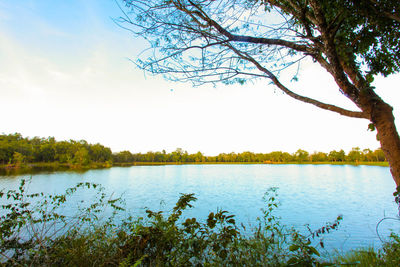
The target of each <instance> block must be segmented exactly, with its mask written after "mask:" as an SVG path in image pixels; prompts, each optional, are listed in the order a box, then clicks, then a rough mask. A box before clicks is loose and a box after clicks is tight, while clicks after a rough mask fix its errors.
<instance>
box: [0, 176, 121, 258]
mask: <svg viewBox="0 0 400 267" xmlns="http://www.w3.org/2000/svg"><path fill="white" fill-rule="evenodd" d="M28 184H29V183H28ZM27 189H28V188H27V184H26V181H25V180H21V184H20V186H19V188H18V189H17V190H8V191H7V192H3V191H0V201H1V202H0V203H1V212H0V215H1V216H0V263H4V264H6V265H51V264H50V263H51V262H54V263H56V262H57V260H58V261H59V259H55V257H59V256H61V255H60V253H61V254H64V255H63V260H66V259H67V257H68V256H71V257H75V259H74V260H75V261H77V260H78V259H79V261H78V262H77V263H80V262H81V261H82V260H83V259H84V258H80V257H79V258H78V255H77V254H76V255H70V252H71V251H69V250H67V249H71V248H72V247H73V248H75V249H77V250H79V249H81V248H85V249H86V251H85V250H83V251H79V253H89V252H90V251H91V250H92V249H94V250H95V252H97V253H99V255H98V256H103V255H102V254H100V252H101V253H103V252H102V251H100V250H98V248H96V246H94V245H95V244H96V243H97V242H106V241H107V240H105V239H100V237H101V236H102V235H104V234H108V231H110V230H111V229H112V227H115V224H114V221H113V220H114V218H115V216H116V214H117V212H118V211H121V210H123V208H122V207H121V204H122V201H121V199H119V198H116V199H111V198H108V197H107V195H106V194H105V193H104V188H103V187H101V186H99V185H98V184H92V183H78V184H77V185H76V186H74V187H71V188H68V189H67V190H66V191H65V193H64V194H54V195H53V194H44V193H28V192H27ZM84 189H86V190H92V192H93V193H92V192H89V191H84V192H80V191H82V190H84ZM78 193H81V194H82V193H84V194H90V193H92V194H93V195H94V200H93V202H90V199H88V198H87V197H86V201H85V200H82V201H80V202H79V203H80V206H79V207H78V210H79V213H77V214H72V216H71V215H67V214H63V210H64V208H65V207H66V206H67V205H69V203H68V201H69V200H70V199H71V198H76V197H77V196H76V195H77V194H78ZM81 197H82V198H83V199H85V198H84V197H83V196H82V195H81ZM105 212H108V214H110V215H109V217H108V218H107V217H105V218H103V217H102V216H104V215H105ZM89 237H90V238H91V239H93V240H91V239H90V238H89ZM97 238H99V239H98V240H97ZM85 245H86V247H85ZM68 246H71V247H69V248H68ZM60 249H61V250H63V251H60Z"/></svg>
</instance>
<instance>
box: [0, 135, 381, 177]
mask: <svg viewBox="0 0 400 267" xmlns="http://www.w3.org/2000/svg"><path fill="white" fill-rule="evenodd" d="M218 163H229V164H235V163H239V164H246V163H268V164H286V163H290V164H355V165H358V164H366V165H378V166H388V163H387V162H386V161H385V156H384V154H383V151H382V150H381V149H377V150H375V151H372V150H370V149H364V150H361V149H360V148H358V147H356V148H353V149H352V150H351V151H350V152H349V153H348V154H346V153H345V152H344V151H343V150H340V151H336V150H334V151H331V152H329V153H324V152H314V153H311V154H310V153H309V152H307V151H305V150H302V149H299V150H297V151H296V152H295V153H292V154H290V153H287V152H282V151H274V152H270V153H253V152H249V151H246V152H242V153H233V152H232V153H221V154H219V155H217V156H205V155H203V154H202V153H201V152H197V153H194V154H189V153H188V152H187V151H184V150H183V149H181V148H178V149H176V150H175V151H173V152H171V153H167V152H166V151H165V150H163V151H161V152H152V151H150V152H147V153H131V152H130V151H122V152H117V153H112V151H111V149H110V148H108V147H105V146H103V145H101V144H94V145H93V144H89V143H88V142H87V141H85V140H81V141H74V140H70V141H56V140H55V139H54V137H48V138H39V137H34V138H27V137H25V138H24V137H22V136H21V134H18V133H15V134H9V135H5V134H3V135H0V167H2V168H3V170H4V169H20V168H22V169H28V170H29V169H30V170H31V171H32V172H34V169H35V168H36V169H40V168H42V169H46V170H65V169H70V168H74V169H78V170H79V169H93V168H104V167H111V166H131V165H163V164H218ZM28 173H29V171H28Z"/></svg>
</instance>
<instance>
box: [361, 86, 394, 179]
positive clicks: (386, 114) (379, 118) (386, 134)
mask: <svg viewBox="0 0 400 267" xmlns="http://www.w3.org/2000/svg"><path fill="white" fill-rule="evenodd" d="M373 94H374V93H373ZM371 100H372V101H371ZM369 103H370V105H369V108H368V111H369V114H370V120H371V122H372V123H373V124H374V126H375V128H376V130H377V131H378V135H377V137H378V139H379V141H380V143H381V148H382V150H383V153H384V154H385V157H386V160H387V161H388V162H389V166H390V171H391V173H392V176H393V179H394V181H395V182H396V186H400V137H399V134H398V132H397V130H396V125H395V123H394V116H393V108H392V107H391V106H390V105H388V104H387V103H385V102H384V101H383V100H382V99H380V98H379V97H378V96H377V95H375V94H374V96H373V97H372V99H371V98H370V101H369ZM371 105H372V106H371Z"/></svg>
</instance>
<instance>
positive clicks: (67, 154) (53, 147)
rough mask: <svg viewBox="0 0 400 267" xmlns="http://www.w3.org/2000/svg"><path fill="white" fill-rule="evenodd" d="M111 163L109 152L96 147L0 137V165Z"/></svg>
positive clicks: (71, 142) (44, 140) (83, 141)
mask: <svg viewBox="0 0 400 267" xmlns="http://www.w3.org/2000/svg"><path fill="white" fill-rule="evenodd" d="M111 160H112V152H111V149H110V148H108V147H105V146H103V145H100V144H94V145H93V144H88V143H87V142H86V141H85V140H81V141H74V140H70V141H60V142H57V141H56V140H55V139H54V137H48V138H39V137H33V138H28V137H25V138H24V137H22V135H21V134H19V133H15V134H8V135H6V134H2V135H0V163H2V164H8V163H13V164H14V165H16V166H20V165H21V164H22V163H33V162H59V163H69V164H73V165H79V166H85V165H88V164H89V163H90V162H97V163H100V162H102V163H105V162H107V161H111Z"/></svg>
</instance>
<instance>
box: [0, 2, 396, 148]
mask: <svg viewBox="0 0 400 267" xmlns="http://www.w3.org/2000/svg"><path fill="white" fill-rule="evenodd" d="M120 15H121V12H120V10H119V8H118V6H117V5H116V3H115V2H114V1H113V0H68V1H61V0H40V1H37V0H31V1H30V0H19V1H12V0H0V114H1V117H0V132H2V133H6V134H8V133H14V132H19V133H21V134H22V135H24V136H29V137H33V136H40V137H47V136H54V137H55V138H56V139H57V140H69V139H75V140H80V139H85V140H87V141H88V142H90V143H97V142H99V143H101V144H103V145H105V146H108V147H110V148H111V149H112V150H113V151H115V152H116V151H120V150H125V149H127V150H130V151H132V152H147V151H150V150H151V151H160V150H162V149H165V150H167V152H170V151H172V150H175V149H176V148H178V147H180V148H183V149H185V150H187V151H188V152H189V153H194V152H197V151H202V152H203V153H205V154H206V155H215V154H218V153H220V152H227V153H229V152H232V151H233V152H242V151H253V152H271V151H274V150H282V151H288V152H294V151H296V150H297V149H298V148H302V149H305V150H307V151H310V152H313V151H324V152H329V151H330V150H333V149H341V148H343V149H345V150H346V151H348V150H350V149H351V148H352V147H356V146H358V147H360V148H371V149H376V148H378V147H379V143H378V142H377V141H376V139H375V133H371V132H368V131H367V127H368V121H367V120H360V119H352V118H347V117H343V116H340V115H337V114H334V113H330V112H328V111H323V110H320V109H318V108H316V107H313V106H311V105H308V104H304V103H300V102H297V101H295V100H292V99H290V98H289V97H288V96H285V95H283V94H282V93H280V92H278V91H276V90H275V89H274V87H273V86H271V85H269V84H268V82H267V81H259V82H257V83H255V84H247V85H244V86H240V85H237V86H225V85H219V86H216V87H211V86H203V87H194V88H193V87H192V86H191V85H190V84H181V83H171V82H166V81H164V80H162V78H161V77H152V76H149V75H145V74H144V73H143V72H142V71H141V70H139V69H136V68H135V66H134V65H133V64H132V63H131V62H130V61H129V60H128V59H129V58H131V59H134V58H135V56H137V54H138V53H139V52H140V51H141V50H142V49H143V48H144V47H145V43H143V42H142V41H141V40H139V39H135V38H133V36H132V35H131V34H130V33H129V32H128V31H126V30H123V29H121V28H119V27H118V26H116V25H115V24H114V22H113V21H112V18H117V17H118V16H120ZM301 73H302V74H301V75H300V77H299V78H300V81H299V82H296V83H289V82H287V83H286V84H287V85H288V87H290V88H292V89H293V90H295V91H297V92H301V93H302V94H305V95H309V96H314V97H316V98H317V99H319V100H325V101H328V102H330V103H332V104H338V105H341V106H343V107H347V108H353V109H355V107H354V106H353V105H352V104H351V103H350V101H348V100H347V99H346V98H345V97H344V96H342V95H341V94H340V93H339V92H338V89H337V87H336V86H335V84H334V83H333V81H332V79H331V78H330V77H329V76H328V75H327V74H326V73H325V72H324V71H319V68H318V67H317V66H314V65H313V64H312V63H309V64H304V65H303V67H302V72H301ZM283 79H284V80H285V77H283ZM399 84H400V76H399V75H397V76H391V77H388V78H378V79H377V80H376V82H375V86H376V87H377V92H378V94H380V95H381V96H382V97H383V99H384V100H386V101H387V102H388V103H389V104H391V105H392V106H393V107H394V113H395V116H396V117H397V118H398V121H399V120H400V91H399ZM398 121H397V128H398V129H399V122H398Z"/></svg>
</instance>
